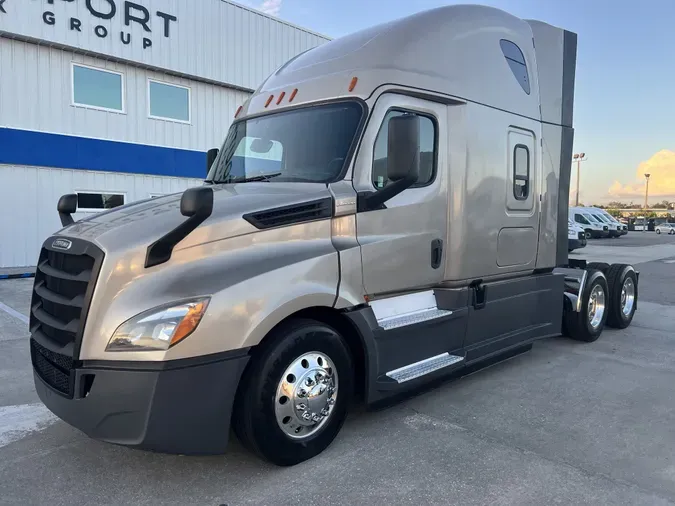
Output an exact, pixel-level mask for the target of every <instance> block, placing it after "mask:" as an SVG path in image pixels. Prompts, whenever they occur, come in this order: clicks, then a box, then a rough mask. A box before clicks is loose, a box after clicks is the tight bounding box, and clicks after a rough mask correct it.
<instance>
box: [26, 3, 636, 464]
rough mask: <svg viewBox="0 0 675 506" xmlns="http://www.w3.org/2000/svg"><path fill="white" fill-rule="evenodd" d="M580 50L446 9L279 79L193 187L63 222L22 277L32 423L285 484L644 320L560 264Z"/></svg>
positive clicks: (345, 42)
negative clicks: (428, 395) (389, 412)
mask: <svg viewBox="0 0 675 506" xmlns="http://www.w3.org/2000/svg"><path fill="white" fill-rule="evenodd" d="M576 44H577V38H576V35H575V34H573V33H571V32H569V31H567V30H564V29H560V28H556V27H554V26H551V25H548V24H545V23H542V22H538V21H530V20H523V19H519V18H517V17H514V16H512V15H510V14H508V13H506V12H503V11H501V10H498V9H494V8H489V7H482V6H475V5H474V6H471V5H458V6H446V7H441V8H437V9H433V10H430V11H426V12H421V13H418V14H415V15H412V16H409V17H406V18H403V19H398V20H395V21H392V22H388V23H385V24H382V25H379V26H375V27H373V28H368V29H366V30H363V31H359V32H356V33H354V34H352V35H349V36H346V37H343V38H339V39H337V40H333V41H331V42H328V43H326V44H323V45H320V46H318V47H316V48H314V49H311V50H309V51H307V52H305V53H302V54H300V55H299V56H297V57H295V58H293V59H291V60H290V61H288V62H287V63H286V64H284V65H283V66H282V67H280V68H279V69H278V70H276V71H275V72H274V73H273V74H272V75H270V76H269V78H268V79H266V80H265V81H264V82H263V83H262V84H261V85H260V87H259V88H258V89H257V90H256V91H255V93H254V94H253V95H252V96H251V97H250V98H249V99H248V100H247V101H246V103H245V104H243V105H242V107H240V109H239V110H238V111H237V114H236V118H235V120H234V122H233V123H232V125H231V127H230V129H229V132H228V133H227V136H226V138H225V140H224V143H223V144H222V147H221V148H220V149H213V150H211V151H209V153H208V157H207V159H208V167H207V170H208V174H207V175H206V177H205V181H204V184H203V185H201V186H198V187H195V188H191V189H189V190H187V191H185V192H183V193H182V194H177V195H171V196H166V197H162V198H156V199H152V200H146V201H140V202H134V203H130V204H127V205H124V206H121V207H118V208H115V209H112V210H109V211H106V212H102V213H100V214H97V215H93V216H90V217H88V218H85V219H82V220H79V221H77V222H73V218H72V216H71V215H72V214H73V213H74V212H75V211H76V206H77V199H76V197H75V196H73V195H64V196H63V197H62V198H61V199H60V201H59V203H58V211H59V213H60V215H61V220H62V223H63V228H62V229H61V230H59V231H58V232H56V233H55V234H54V235H53V236H51V237H49V238H48V239H47V240H46V241H45V242H44V245H43V247H42V250H41V253H40V257H39V259H38V265H37V274H36V277H35V285H34V291H33V299H32V307H31V319H30V329H31V339H30V349H31V356H32V366H33V369H34V376H35V386H36V389H37V392H38V394H39V396H40V399H41V400H42V402H44V404H45V405H46V406H47V407H48V408H49V409H50V410H52V411H53V412H54V413H55V414H56V415H58V416H59V417H61V418H62V419H63V420H65V421H66V422H68V423H69V424H71V425H73V426H74V427H77V428H79V429H81V430H82V431H83V432H84V433H86V434H87V435H89V436H91V437H93V438H97V439H100V440H104V441H108V442H111V443H116V444H122V445H127V446H131V447H136V448H143V449H149V450H155V451H161V452H171V453H181V454H213V453H222V452H224V451H225V449H226V446H227V443H228V438H229V432H230V428H231V427H232V428H233V429H234V431H235V433H236V434H237V436H238V437H239V439H241V441H242V442H243V443H244V445H245V446H246V447H248V448H249V449H251V450H252V451H255V452H257V453H258V454H259V455H260V456H262V457H263V458H265V459H268V460H270V461H272V462H274V463H276V464H278V465H293V464H296V463H298V462H301V461H304V460H306V459H309V458H311V457H313V456H315V455H317V454H319V453H320V452H322V451H323V450H324V449H325V448H326V447H327V446H328V445H329V444H330V443H331V442H332V441H333V440H334V438H335V437H336V435H337V434H338V432H339V431H340V428H341V427H342V425H343V422H344V420H345V417H346V416H347V412H348V408H349V406H350V405H351V404H352V402H356V401H358V402H363V403H365V404H366V405H368V406H373V405H377V404H378V403H380V402H383V401H386V400H388V399H390V398H391V397H393V396H396V395H398V394H401V393H405V392H409V391H410V390H411V389H417V388H419V387H421V386H423V385H424V384H426V383H428V382H430V381H434V380H438V379H439V378H444V377H452V376H456V375H461V374H462V373H463V372H465V371H468V370H470V369H471V370H475V369H476V368H480V367H481V366H482V365H484V364H487V363H494V361H496V360H501V359H503V358H504V357H508V356H512V355H513V354H514V353H519V352H522V351H526V350H528V349H529V348H530V347H531V346H532V343H533V342H534V341H536V340H538V339H542V338H546V337H550V336H555V335H559V334H561V333H564V334H566V335H568V336H570V337H571V338H574V339H579V340H583V341H593V340H595V339H597V338H598V337H599V336H600V334H601V333H602V331H603V328H604V327H605V325H611V326H614V327H618V328H623V327H626V326H628V325H629V324H630V323H631V320H632V318H633V315H634V313H635V311H636V309H637V294H638V292H637V287H638V274H637V272H636V271H635V269H634V268H633V267H632V266H630V265H623V264H614V265H608V264H593V265H585V263H583V262H571V261H569V259H568V237H567V235H568V233H567V230H568V228H567V227H568V196H569V184H570V168H571V160H572V141H573V127H572V112H573V102H574V76H575V65H576V63H575V62H576Z"/></svg>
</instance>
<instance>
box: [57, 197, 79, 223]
mask: <svg viewBox="0 0 675 506" xmlns="http://www.w3.org/2000/svg"><path fill="white" fill-rule="evenodd" d="M56 210H57V211H58V212H59V218H61V225H63V226H64V227H67V226H68V225H72V224H73V223H74V222H75V221H74V220H73V217H72V216H71V214H73V213H75V212H77V194H75V193H71V194H67V195H63V196H62V197H61V198H60V199H59V202H58V204H56Z"/></svg>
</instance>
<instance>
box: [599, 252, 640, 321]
mask: <svg viewBox="0 0 675 506" xmlns="http://www.w3.org/2000/svg"><path fill="white" fill-rule="evenodd" d="M606 276H607V285H608V287H609V311H608V315H607V325H608V326H609V327H613V328H615V329H625V328H626V327H628V326H629V325H630V324H631V322H632V321H633V316H634V315H635V311H636V310H637V302H638V289H637V288H638V285H637V275H636V274H635V270H634V269H633V267H632V266H630V265H627V264H612V266H611V267H610V268H609V269H608V270H607V272H606Z"/></svg>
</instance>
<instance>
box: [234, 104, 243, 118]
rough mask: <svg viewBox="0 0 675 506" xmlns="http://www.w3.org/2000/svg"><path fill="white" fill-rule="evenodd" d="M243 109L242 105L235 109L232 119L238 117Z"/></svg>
mask: <svg viewBox="0 0 675 506" xmlns="http://www.w3.org/2000/svg"><path fill="white" fill-rule="evenodd" d="M243 108H244V106H243V105H240V106H239V107H237V112H235V113H234V117H235V118H236V117H237V116H239V113H240V112H241V110H242V109H243Z"/></svg>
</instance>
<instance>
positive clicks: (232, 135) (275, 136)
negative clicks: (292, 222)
mask: <svg viewBox="0 0 675 506" xmlns="http://www.w3.org/2000/svg"><path fill="white" fill-rule="evenodd" d="M362 116H363V107H362V106H361V104H360V103H358V102H340V103H333V104H327V105H320V106H313V107H305V108H302V109H296V110H292V111H288V112H282V113H278V114H271V115H269V116H262V117H259V118H252V119H249V120H244V121H240V122H238V123H234V124H233V125H232V126H231V127H230V131H229V132H228V134H227V138H226V139H225V142H224V143H223V148H222V149H221V151H220V153H219V155H218V157H217V158H216V160H215V161H214V163H213V166H212V167H211V170H210V171H209V175H208V177H207V180H208V181H211V182H213V183H237V182H247V181H269V182H288V181H300V182H310V183H328V182H331V181H334V180H335V179H337V178H338V177H339V175H340V173H341V172H342V168H343V166H344V163H345V159H346V158H347V156H348V154H349V148H350V147H351V145H352V142H353V141H354V137H355V136H356V131H357V129H358V127H359V123H360V121H361V117H362Z"/></svg>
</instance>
